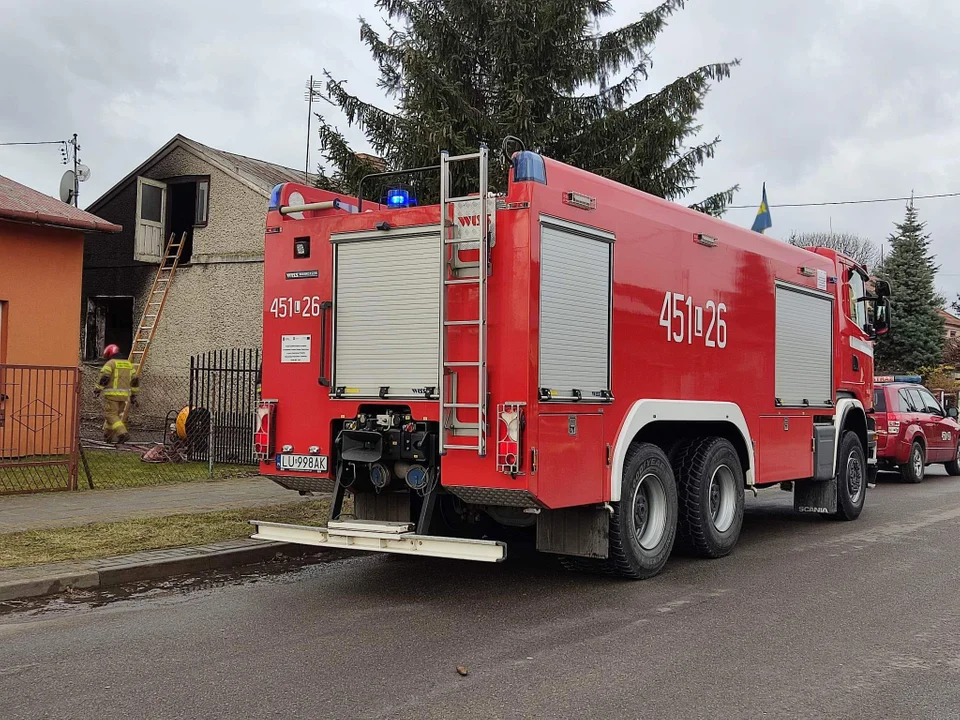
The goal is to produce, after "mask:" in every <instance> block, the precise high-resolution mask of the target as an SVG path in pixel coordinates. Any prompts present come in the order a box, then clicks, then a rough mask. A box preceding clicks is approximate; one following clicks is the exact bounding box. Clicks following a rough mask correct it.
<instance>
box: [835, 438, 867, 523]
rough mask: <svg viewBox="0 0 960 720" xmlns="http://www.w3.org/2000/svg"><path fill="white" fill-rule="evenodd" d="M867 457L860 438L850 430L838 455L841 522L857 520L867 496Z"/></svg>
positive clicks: (838, 493) (837, 514) (839, 515)
mask: <svg viewBox="0 0 960 720" xmlns="http://www.w3.org/2000/svg"><path fill="white" fill-rule="evenodd" d="M867 479H868V475H867V457H866V455H865V454H864V452H863V444H862V443H861V442H860V438H859V437H858V436H857V434H856V433H855V432H853V431H852V430H848V431H847V432H845V433H844V434H843V436H842V437H841V438H840V451H839V452H838V453H837V512H836V514H835V515H834V517H835V518H837V519H839V520H856V519H857V518H858V517H860V512H861V511H862V510H863V501H864V499H866V496H867Z"/></svg>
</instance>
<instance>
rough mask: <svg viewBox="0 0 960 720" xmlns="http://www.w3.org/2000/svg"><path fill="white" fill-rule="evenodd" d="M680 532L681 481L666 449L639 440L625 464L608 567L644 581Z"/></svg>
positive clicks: (657, 567)
mask: <svg viewBox="0 0 960 720" xmlns="http://www.w3.org/2000/svg"><path fill="white" fill-rule="evenodd" d="M676 534H677V482H676V480H675V479H674V476H673V470H672V469H671V467H670V463H669V461H668V460H667V456H666V455H665V454H664V452H663V450H661V449H660V448H658V447H657V446H656V445H651V444H650V443H635V444H633V445H631V446H630V449H629V450H627V456H626V458H625V459H624V463H623V480H622V485H621V489H620V502H618V503H613V515H612V516H611V517H610V556H609V557H608V558H607V563H606V564H607V566H608V571H610V572H613V573H615V574H616V575H619V576H621V577H626V578H632V579H635V580H644V579H646V578H649V577H653V576H654V575H656V574H657V573H659V572H660V571H661V570H662V569H663V566H664V565H665V564H666V562H667V559H668V558H669V557H670V552H671V550H673V542H674V539H675V538H676Z"/></svg>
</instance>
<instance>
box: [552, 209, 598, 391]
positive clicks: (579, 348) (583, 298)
mask: <svg viewBox="0 0 960 720" xmlns="http://www.w3.org/2000/svg"><path fill="white" fill-rule="evenodd" d="M612 241H613V236H612V235H608V234H604V233H601V232H600V231H595V230H593V229H591V228H585V227H579V226H574V225H572V224H570V223H564V224H563V225H558V224H557V225H555V224H551V223H550V222H549V221H548V220H546V219H544V220H542V224H541V229H540V382H539V387H540V389H541V392H542V393H545V392H549V394H550V396H551V397H553V398H554V399H564V398H570V397H573V396H575V395H576V392H579V393H580V394H581V395H582V397H583V400H584V401H589V400H594V401H598V400H602V399H604V397H606V396H608V395H609V391H610V303H611V293H610V277H611V262H612V248H613V244H612ZM575 391H576V392H575Z"/></svg>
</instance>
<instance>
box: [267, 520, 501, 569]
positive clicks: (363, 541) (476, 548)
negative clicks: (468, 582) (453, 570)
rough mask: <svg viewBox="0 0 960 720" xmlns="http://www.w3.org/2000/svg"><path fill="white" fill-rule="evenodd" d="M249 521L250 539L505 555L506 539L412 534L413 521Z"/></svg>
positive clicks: (428, 553)
mask: <svg viewBox="0 0 960 720" xmlns="http://www.w3.org/2000/svg"><path fill="white" fill-rule="evenodd" d="M250 524H251V525H255V526H256V528H257V531H256V532H255V533H254V534H253V535H251V537H252V538H253V539H254V540H271V541H277V542H286V543H294V544H298V545H316V546H319V547H332V548H341V549H344V550H368V551H370V552H385V553H395V554H397V555H422V556H424V557H439V558H451V559H456V560H476V561H478V562H502V561H503V560H504V559H506V557H507V545H506V543H503V542H499V541H494V540H469V539H464V538H448V537H440V536H438V535H416V534H414V533H413V523H403V522H379V521H375V520H349V521H344V520H339V521H331V522H330V523H328V527H311V526H309V525H285V524H283V523H273V522H261V521H259V520H251V521H250Z"/></svg>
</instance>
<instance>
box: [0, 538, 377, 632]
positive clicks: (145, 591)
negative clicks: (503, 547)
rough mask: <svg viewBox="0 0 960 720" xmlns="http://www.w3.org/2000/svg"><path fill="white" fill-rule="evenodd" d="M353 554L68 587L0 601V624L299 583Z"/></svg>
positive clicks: (328, 554) (335, 552)
mask: <svg viewBox="0 0 960 720" xmlns="http://www.w3.org/2000/svg"><path fill="white" fill-rule="evenodd" d="M351 558H353V559H359V558H358V556H357V554H356V553H351V552H345V551H339V550H331V551H328V552H323V553H318V554H316V555H312V556H307V557H303V558H290V559H284V560H279V561H271V562H268V563H260V564H257V565H245V566H242V567H236V568H230V569H224V570H210V571H208V572H205V573H202V574H192V575H176V576H173V577H169V578H164V579H161V580H147V581H143V582H136V583H128V584H125V585H118V586H116V587H110V588H97V589H91V590H78V589H71V590H68V591H66V592H63V593H60V594H58V595H46V596H42V597H35V598H24V599H22V600H6V601H0V625H3V624H9V623H17V622H28V621H35V620H45V619H51V618H54V617H58V616H63V615H67V614H73V613H76V612H81V611H84V610H96V609H100V608H105V607H107V606H118V607H123V606H126V605H128V604H129V603H131V602H141V601H146V600H150V601H158V600H159V601H169V602H177V601H179V600H183V599H186V598H187V597H188V596H193V595H195V594H196V593H201V592H210V591H212V590H216V589H217V588H221V587H225V586H227V585H252V584H255V583H262V582H275V583H281V582H283V583H286V582H297V580H298V577H299V575H300V573H301V572H302V571H304V570H306V569H307V568H315V567H317V566H322V565H329V564H331V563H339V562H342V561H345V560H348V559H351Z"/></svg>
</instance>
